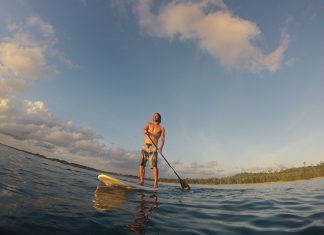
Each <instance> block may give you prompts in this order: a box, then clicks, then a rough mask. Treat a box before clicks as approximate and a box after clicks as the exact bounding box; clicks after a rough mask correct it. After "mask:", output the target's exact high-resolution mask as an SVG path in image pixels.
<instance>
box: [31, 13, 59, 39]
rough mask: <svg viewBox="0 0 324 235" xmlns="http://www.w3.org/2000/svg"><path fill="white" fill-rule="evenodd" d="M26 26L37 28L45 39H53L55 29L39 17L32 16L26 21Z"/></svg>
mask: <svg viewBox="0 0 324 235" xmlns="http://www.w3.org/2000/svg"><path fill="white" fill-rule="evenodd" d="M26 24H27V26H29V27H35V28H37V29H38V30H39V31H40V32H41V33H42V34H43V36H44V37H52V36H53V34H54V28H53V26H52V25H50V24H48V23H46V22H44V21H43V20H42V19H41V18H40V17H39V16H31V17H29V18H28V19H27V20H26Z"/></svg>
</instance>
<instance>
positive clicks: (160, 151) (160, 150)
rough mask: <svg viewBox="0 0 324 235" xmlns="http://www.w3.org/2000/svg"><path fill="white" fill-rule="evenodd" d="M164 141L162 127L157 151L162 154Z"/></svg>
mask: <svg viewBox="0 0 324 235" xmlns="http://www.w3.org/2000/svg"><path fill="white" fill-rule="evenodd" d="M164 140H165V130H164V127H162V133H161V144H160V148H159V149H158V152H159V153H162V149H163V146H164Z"/></svg>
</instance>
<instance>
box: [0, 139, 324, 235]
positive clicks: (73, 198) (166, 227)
mask: <svg viewBox="0 0 324 235" xmlns="http://www.w3.org/2000/svg"><path fill="white" fill-rule="evenodd" d="M99 173H100V172H95V171H89V170H85V169H81V168H76V167H73V166H69V165H65V164H62V163H59V162H54V161H49V160H47V159H43V158H39V157H36V156H34V155H31V154H27V153H25V152H21V151H17V150H14V149H12V148H9V147H5V146H2V145H0V234H222V235H224V234H225V235H226V234H248V235H251V234H274V235H277V234H309V235H316V234H318V235H323V234H324V179H313V180H307V181H299V182H290V183H276V184H257V185H218V186H203V185H191V187H192V189H191V191H190V192H186V193H184V192H182V191H181V187H180V185H177V184H162V183H161V184H160V190H159V191H158V192H156V193H152V192H145V191H132V190H122V189H113V188H109V187H106V186H102V185H101V184H100V183H99V181H98V179H97V175H98V174H99ZM147 184H150V182H147Z"/></svg>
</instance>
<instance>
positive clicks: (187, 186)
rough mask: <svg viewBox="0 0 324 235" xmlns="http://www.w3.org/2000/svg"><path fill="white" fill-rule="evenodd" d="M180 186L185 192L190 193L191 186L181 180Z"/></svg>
mask: <svg viewBox="0 0 324 235" xmlns="http://www.w3.org/2000/svg"><path fill="white" fill-rule="evenodd" d="M180 184H181V188H182V191H183V192H189V191H190V186H189V184H188V183H187V182H186V181H185V180H182V179H180Z"/></svg>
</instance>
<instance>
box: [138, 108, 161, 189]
mask: <svg viewBox="0 0 324 235" xmlns="http://www.w3.org/2000/svg"><path fill="white" fill-rule="evenodd" d="M160 123H161V115H160V114H159V113H155V114H154V115H153V121H152V122H148V123H146V125H145V127H144V134H145V139H144V145H143V149H142V151H141V159H140V164H139V176H140V182H139V184H140V185H143V184H144V176H145V166H146V162H147V161H149V163H150V167H151V169H152V170H153V178H154V188H157V187H158V177H159V170H158V167H157V156H158V153H161V152H162V149H163V145H164V139H165V131H164V127H163V126H162V125H160ZM148 136H150V137H151V139H152V141H153V143H154V144H152V141H151V140H150V138H149V137H148ZM160 138H161V144H160V147H158V149H156V147H155V146H158V142H159V139H160Z"/></svg>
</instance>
